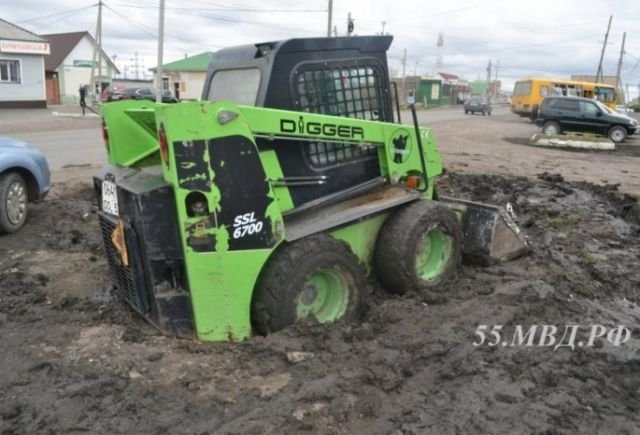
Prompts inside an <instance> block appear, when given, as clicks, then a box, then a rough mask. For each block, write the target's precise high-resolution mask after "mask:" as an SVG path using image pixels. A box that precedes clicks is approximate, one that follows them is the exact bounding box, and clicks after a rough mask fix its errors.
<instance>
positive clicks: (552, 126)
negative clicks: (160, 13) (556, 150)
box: [542, 121, 561, 136]
mask: <svg viewBox="0 0 640 435" xmlns="http://www.w3.org/2000/svg"><path fill="white" fill-rule="evenodd" d="M542 133H543V134H544V135H545V136H553V135H556V134H560V133H561V130H560V124H558V123H557V122H555V121H547V122H545V123H544V125H543V126H542Z"/></svg>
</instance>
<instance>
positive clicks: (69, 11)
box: [16, 3, 98, 24]
mask: <svg viewBox="0 0 640 435" xmlns="http://www.w3.org/2000/svg"><path fill="white" fill-rule="evenodd" d="M96 6H98V3H96V4H93V5H91V6H85V7H82V8H76V9H68V10H66V11H61V12H56V13H55V14H48V15H42V16H39V17H35V18H29V19H28V20H20V21H16V24H23V23H29V22H31V21H39V20H44V19H45V18H51V17H55V16H58V15H66V14H68V13H71V12H76V11H83V10H85V9H89V8H93V7H96Z"/></svg>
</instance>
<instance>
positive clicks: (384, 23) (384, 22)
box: [380, 21, 387, 35]
mask: <svg viewBox="0 0 640 435" xmlns="http://www.w3.org/2000/svg"><path fill="white" fill-rule="evenodd" d="M386 25H387V22H386V21H383V22H382V32H380V34H381V35H384V26H386Z"/></svg>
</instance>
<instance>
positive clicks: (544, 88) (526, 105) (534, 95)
mask: <svg viewBox="0 0 640 435" xmlns="http://www.w3.org/2000/svg"><path fill="white" fill-rule="evenodd" d="M547 95H568V96H573V97H584V98H592V99H597V100H598V101H601V102H602V103H603V104H605V105H606V106H607V107H609V108H610V109H612V110H615V109H616V99H617V95H616V88H615V86H612V85H608V84H605V83H592V82H579V81H575V80H565V79H550V78H543V77H527V78H524V79H520V80H518V81H517V82H516V84H515V86H514V88H513V96H512V97H511V111H512V112H513V113H516V114H518V115H520V116H522V117H528V118H531V119H535V118H536V116H537V115H538V107H539V106H540V102H541V101H542V99H543V98H544V97H546V96H547Z"/></svg>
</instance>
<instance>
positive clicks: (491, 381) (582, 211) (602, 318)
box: [0, 173, 640, 434]
mask: <svg viewBox="0 0 640 435" xmlns="http://www.w3.org/2000/svg"><path fill="white" fill-rule="evenodd" d="M65 189H66V190H65V192H64V196H63V195H57V196H56V197H54V198H51V200H48V201H46V202H45V203H43V204H42V205H40V206H38V207H37V208H36V209H35V211H34V213H33V214H32V216H31V219H30V222H29V227H27V228H25V230H24V231H23V232H21V233H20V235H12V236H9V237H6V238H3V239H2V245H0V301H1V304H0V334H1V336H2V340H1V342H0V367H2V368H3V370H2V371H0V432H1V433H69V432H86V433H123V432H132V431H135V432H137V433H160V432H163V433H164V432H169V433H198V434H204V433H243V434H254V433H255V434H257V433H273V434H276V433H301V432H310V433H336V434H352V433H374V434H377V433H384V434H401V433H407V434H409V433H437V434H444V433H536V434H543V433H635V432H636V431H637V427H639V426H640V417H638V415H639V414H638V406H639V405H638V400H637V399H638V394H640V377H638V375H637V373H638V370H640V343H639V342H638V337H639V333H640V328H639V327H638V326H637V325H639V324H640V308H639V307H638V303H640V268H638V267H637V261H638V258H640V229H639V226H638V220H637V207H636V208H635V209H634V207H635V206H634V205H633V204H634V201H635V200H633V199H631V198H628V197H625V196H624V195H621V194H619V193H618V192H616V191H615V188H613V187H611V186H608V187H597V186H593V185H587V184H571V183H567V182H565V181H564V180H563V179H562V177H559V176H557V175H554V174H541V176H540V179H539V180H537V181H534V180H530V179H526V178H505V177H497V176H479V175H460V174H453V173H451V174H448V175H447V176H446V177H444V178H443V179H442V180H441V182H440V183H439V191H440V192H441V193H442V194H447V195H453V196H459V197H464V198H468V199H473V200H480V201H485V202H490V203H494V204H504V203H506V202H510V203H512V205H513V207H514V209H515V212H516V214H517V220H518V222H519V224H520V225H521V227H522V229H523V232H524V234H525V235H526V237H527V238H528V239H529V242H530V243H531V246H532V252H531V254H530V255H528V256H526V257H523V258H520V259H518V260H516V261H513V262H510V263H507V264H502V265H497V266H493V267H489V268H481V267H472V266H464V267H463V268H462V270H461V271H460V273H459V276H458V277H457V279H456V280H455V281H453V282H450V283H448V284H447V288H446V291H445V292H444V293H443V295H440V296H439V297H438V298H431V297H428V296H424V295H408V296H406V297H397V296H391V295H387V294H384V293H383V292H382V291H381V290H380V289H375V290H374V294H373V296H372V301H371V304H370V309H369V310H368V314H367V316H366V318H365V319H363V321H362V322H361V323H358V324H355V325H348V324H338V325H316V324H301V325H295V326H293V327H290V328H288V329H286V330H284V331H282V332H280V333H277V334H273V335H271V336H268V337H266V338H263V337H255V338H253V339H251V340H248V341H247V342H244V343H239V344H227V343H197V342H190V341H184V340H180V339H175V338H170V337H164V336H162V335H160V334H159V333H158V332H157V331H156V330H155V329H153V328H151V327H150V326H148V325H147V324H146V323H145V322H144V321H142V320H141V319H140V318H139V316H137V315H136V314H135V313H133V312H132V311H131V310H129V309H128V308H127V307H126V306H125V305H124V304H123V303H121V302H119V301H118V300H116V299H113V298H112V297H111V295H110V292H109V290H108V289H109V283H108V280H107V279H108V277H107V268H106V264H105V260H104V258H103V256H102V253H101V245H100V240H99V229H98V225H97V218H96V216H95V212H96V208H95V204H94V200H93V194H92V192H91V190H90V189H89V188H87V187H86V186H73V185H69V186H66V187H65ZM636 205H637V204H636ZM633 210H636V211H633ZM634 213H636V214H634ZM480 325H486V326H487V329H486V335H487V337H488V338H490V339H491V340H493V337H492V335H491V334H489V332H488V331H490V330H492V327H493V326H495V325H501V326H502V329H501V330H499V331H498V332H499V333H500V334H501V340H500V342H497V343H498V345H496V346H489V345H488V344H486V342H485V343H484V344H481V345H477V346H474V344H473V343H474V342H475V343H478V342H479V340H480V336H479V335H478V333H477V331H478V327H479V326H480ZM534 325H538V327H539V328H541V327H542V325H551V326H555V327H557V328H558V333H557V335H558V336H557V337H556V338H557V339H558V340H559V339H560V338H561V336H562V332H563V330H564V327H565V325H580V329H579V331H578V334H577V338H576V340H575V342H574V344H576V346H575V349H573V350H572V349H570V348H568V347H560V348H557V349H554V348H555V346H527V345H526V343H525V342H520V341H519V340H518V336H517V331H518V328H520V331H525V332H526V331H528V330H529V328H531V327H533V326H534ZM592 325H603V327H605V328H606V329H607V331H610V330H611V329H612V328H616V327H617V326H618V325H623V326H626V327H628V328H629V329H630V330H631V339H629V340H628V341H626V342H624V343H619V345H617V346H616V345H614V344H612V343H611V342H609V341H607V340H606V337H601V338H598V339H596V340H595V341H594V342H593V343H592V345H583V346H579V345H578V344H577V343H578V341H580V342H582V343H586V342H587V339H588V335H589V334H588V332H589V328H590V327H592ZM613 338H615V337H613ZM613 341H616V340H613ZM537 342H538V340H537V336H536V343H537ZM565 343H566V340H565Z"/></svg>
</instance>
